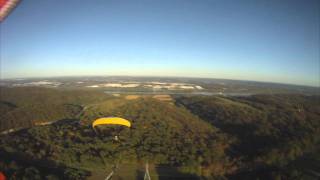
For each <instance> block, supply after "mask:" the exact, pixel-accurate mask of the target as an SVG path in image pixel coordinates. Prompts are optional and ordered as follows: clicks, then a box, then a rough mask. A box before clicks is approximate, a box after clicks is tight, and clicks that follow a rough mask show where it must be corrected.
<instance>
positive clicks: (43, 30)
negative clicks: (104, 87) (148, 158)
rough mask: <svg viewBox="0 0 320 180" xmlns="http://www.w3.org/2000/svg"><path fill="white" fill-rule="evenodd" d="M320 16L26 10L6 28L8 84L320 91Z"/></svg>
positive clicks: (217, 10) (121, 7)
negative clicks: (200, 81) (53, 80)
mask: <svg viewBox="0 0 320 180" xmlns="http://www.w3.org/2000/svg"><path fill="white" fill-rule="evenodd" d="M53 7H54V8H53ZM319 12H320V3H319V1H316V0H315V1H313V0H310V1H307V2H303V1H299V0H297V1H285V0H284V1H179V0H177V1H136V2H133V1H121V2H119V1H81V3H79V1H74V0H70V1H64V2H63V3H55V2H54V1H22V2H21V3H20V4H19V5H18V6H17V8H16V9H15V10H14V11H13V12H12V13H11V14H10V15H9V16H8V18H7V19H6V20H5V21H4V22H2V23H1V32H0V35H1V40H0V43H1V56H0V57H1V67H0V68H1V72H0V76H1V79H7V78H30V77H61V76H158V77H168V76H170V77H194V78H214V79H233V80H247V81H258V82H274V83H283V84H295V85H307V86H315V87H319V86H320V79H319V76H320V69H319V67H320V62H319V58H320V54H319V49H320V47H319V46H320V45H319V44H320V42H319V40H320V35H319V31H320V30H319V21H320V18H319V15H320V13H319Z"/></svg>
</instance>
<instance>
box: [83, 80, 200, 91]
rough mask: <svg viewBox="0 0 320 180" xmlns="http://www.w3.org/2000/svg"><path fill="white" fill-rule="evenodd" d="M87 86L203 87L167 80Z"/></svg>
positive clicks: (157, 88) (170, 88) (178, 88)
mask: <svg viewBox="0 0 320 180" xmlns="http://www.w3.org/2000/svg"><path fill="white" fill-rule="evenodd" d="M86 87H91V88H98V87H110V88H135V87H145V88H152V89H155V90H159V89H168V90H187V89H189V90H191V89H197V90H202V89H204V88H203V87H201V86H199V85H195V84H187V83H167V82H134V83H130V82H125V83H104V84H95V85H90V86H86Z"/></svg>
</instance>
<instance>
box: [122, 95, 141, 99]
mask: <svg viewBox="0 0 320 180" xmlns="http://www.w3.org/2000/svg"><path fill="white" fill-rule="evenodd" d="M138 98H140V96H139V95H127V96H126V97H125V99H126V100H134V99H138Z"/></svg>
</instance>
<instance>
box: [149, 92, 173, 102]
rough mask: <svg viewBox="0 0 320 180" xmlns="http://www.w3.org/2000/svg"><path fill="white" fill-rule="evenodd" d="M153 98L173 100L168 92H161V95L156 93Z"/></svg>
mask: <svg viewBox="0 0 320 180" xmlns="http://www.w3.org/2000/svg"><path fill="white" fill-rule="evenodd" d="M153 98H155V99H157V100H159V101H170V102H171V101H172V100H173V99H172V97H171V96H170V95H168V94H161V95H154V96H153Z"/></svg>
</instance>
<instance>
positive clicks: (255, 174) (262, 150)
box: [0, 88, 320, 179]
mask: <svg viewBox="0 0 320 180" xmlns="http://www.w3.org/2000/svg"><path fill="white" fill-rule="evenodd" d="M0 90H1V96H0V97H1V99H0V113H1V114H0V129H1V130H8V129H10V128H19V127H28V128H25V129H21V130H18V131H16V132H13V133H8V134H3V135H1V138H0V150H1V154H0V159H1V161H0V168H1V170H2V171H4V172H5V173H6V174H8V175H10V176H15V177H17V178H18V179H23V178H25V179H28V178H29V179H30V177H31V176H32V177H33V179H84V178H85V177H87V176H89V174H90V173H89V171H94V170H101V171H104V170H105V168H106V167H107V166H108V167H110V166H113V165H114V164H115V163H116V162H120V163H139V162H145V161H148V162H149V163H150V164H156V165H161V166H163V167H175V168H174V170H175V171H179V172H181V173H185V174H189V175H190V177H194V176H198V177H202V178H207V179H212V178H216V179H226V178H229V179H307V178H308V177H314V176H315V175H314V172H316V171H318V170H319V169H320V167H318V166H317V163H319V162H320V160H319V142H320V121H319V119H320V98H319V96H302V95H255V96H248V97H219V96H190V97H176V98H175V102H176V104H170V103H166V102H161V101H158V100H155V99H153V98H151V97H147V96H145V97H142V98H139V99H135V100H125V99H124V98H121V97H118V98H116V97H110V96H108V95H106V94H104V93H102V92H96V91H84V90H58V89H46V88H1V89H0ZM108 116H120V117H123V118H126V119H128V120H130V121H131V123H132V127H131V128H130V129H129V128H127V127H120V126H112V125H109V126H100V127H98V128H97V129H96V131H94V130H93V129H92V127H91V123H92V122H93V121H94V120H95V119H96V118H100V117H108ZM51 121H54V123H52V124H49V125H43V124H41V123H43V122H51ZM114 136H118V137H119V139H120V140H119V141H115V140H114ZM314 159H315V160H314ZM298 164H301V165H298ZM309 164H313V165H312V166H309ZM306 167H307V168H306ZM52 169H54V171H52ZM171 170H172V169H171Z"/></svg>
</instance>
